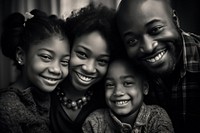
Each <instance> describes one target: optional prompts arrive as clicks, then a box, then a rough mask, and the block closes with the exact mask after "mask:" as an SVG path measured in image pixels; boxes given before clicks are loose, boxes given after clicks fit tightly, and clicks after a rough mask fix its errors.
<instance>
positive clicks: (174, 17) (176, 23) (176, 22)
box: [172, 10, 180, 28]
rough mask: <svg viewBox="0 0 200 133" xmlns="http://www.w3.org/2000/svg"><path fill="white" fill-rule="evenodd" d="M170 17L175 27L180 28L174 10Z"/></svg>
mask: <svg viewBox="0 0 200 133" xmlns="http://www.w3.org/2000/svg"><path fill="white" fill-rule="evenodd" d="M172 15H173V16H172V18H173V21H174V23H175V25H176V26H177V27H178V28H180V22H179V18H178V16H177V13H176V11H175V10H173V14H172Z"/></svg>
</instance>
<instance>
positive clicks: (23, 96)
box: [0, 88, 50, 133]
mask: <svg viewBox="0 0 200 133" xmlns="http://www.w3.org/2000/svg"><path fill="white" fill-rule="evenodd" d="M32 90H33V89H32V88H27V89H25V90H20V89H17V88H5V89H1V90H0V130H1V131H0V132H1V133H49V132H50V130H49V107H50V99H49V98H50V97H49V95H48V94H44V95H45V97H44V95H43V96H42V97H41V99H39V100H38V99H37V100H36V99H35V97H34V96H35V95H34V94H35V93H33V91H32ZM36 95H38V94H36Z"/></svg>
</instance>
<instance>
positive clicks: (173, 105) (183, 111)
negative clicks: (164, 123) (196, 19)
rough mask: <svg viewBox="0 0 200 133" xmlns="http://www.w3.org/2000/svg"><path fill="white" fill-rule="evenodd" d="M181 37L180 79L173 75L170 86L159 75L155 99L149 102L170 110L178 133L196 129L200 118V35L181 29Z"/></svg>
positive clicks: (156, 81)
mask: <svg viewBox="0 0 200 133" xmlns="http://www.w3.org/2000/svg"><path fill="white" fill-rule="evenodd" d="M182 38H183V60H182V62H181V64H179V65H180V66H181V67H180V69H179V72H178V76H177V77H178V78H175V77H173V76H171V77H170V78H171V79H172V80H173V82H172V84H171V85H170V86H169V84H168V83H165V82H164V81H163V80H162V79H160V78H157V79H155V80H154V82H155V83H156V84H154V85H153V87H152V88H153V89H154V92H155V93H154V94H153V95H154V96H155V97H156V99H155V101H156V102H153V103H150V102H148V104H158V105H160V106H162V107H163V108H165V109H166V110H167V112H168V113H169V116H170V118H171V119H172V122H173V125H174V129H175V132H177V133H179V132H181V133H182V132H185V131H186V130H187V131H189V132H193V131H196V130H197V129H199V120H200V102H199V101H200V36H197V35H195V34H192V33H185V32H182ZM169 87H170V88H171V89H169ZM149 97H150V99H151V98H152V96H150V95H149ZM157 101H159V102H160V103H159V102H157ZM192 130H193V131H192Z"/></svg>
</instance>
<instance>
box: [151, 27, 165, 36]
mask: <svg viewBox="0 0 200 133" xmlns="http://www.w3.org/2000/svg"><path fill="white" fill-rule="evenodd" d="M163 29H164V28H163V26H156V27H154V28H152V29H151V30H150V31H149V34H151V35H157V34H159V33H160V32H162V31H163Z"/></svg>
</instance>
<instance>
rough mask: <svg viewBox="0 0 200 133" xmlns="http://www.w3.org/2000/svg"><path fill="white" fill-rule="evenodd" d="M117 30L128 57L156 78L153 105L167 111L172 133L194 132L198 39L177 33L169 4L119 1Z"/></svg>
mask: <svg viewBox="0 0 200 133" xmlns="http://www.w3.org/2000/svg"><path fill="white" fill-rule="evenodd" d="M117 26H118V30H119V32H120V35H121V38H122V40H123V43H124V46H125V48H126V50H127V53H128V55H129V57H130V58H131V59H132V60H133V61H134V62H136V63H139V64H141V65H143V66H144V67H145V68H146V69H148V70H149V72H151V73H152V75H154V77H157V78H154V79H153V81H155V84H154V83H153V82H152V84H154V85H155V86H154V87H157V88H158V89H156V88H155V89H154V90H159V92H155V94H163V95H162V96H160V95H158V96H156V97H157V98H159V99H156V100H157V101H156V102H157V103H160V104H161V105H162V106H164V107H165V108H166V109H167V110H168V112H169V114H170V115H171V117H172V120H173V122H174V128H175V132H176V131H177V132H182V131H186V130H185V129H184V128H183V127H185V128H186V127H187V129H188V130H189V129H190V131H191V130H193V129H197V121H198V120H199V118H200V104H199V102H197V101H199V100H200V82H199V81H200V57H199V54H200V53H199V51H200V37H199V36H197V35H194V34H191V33H185V32H184V31H182V30H181V29H180V25H179V21H178V17H177V16H176V13H175V11H174V10H173V9H172V7H171V5H170V1H169V0H122V2H121V3H120V5H119V8H118V11H117ZM160 99H164V101H158V100H160ZM186 125H187V126H186Z"/></svg>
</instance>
